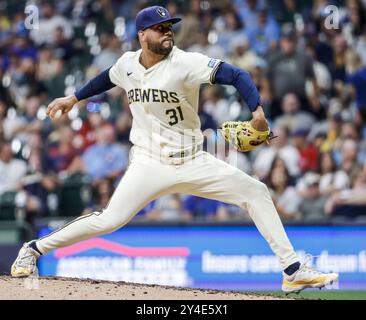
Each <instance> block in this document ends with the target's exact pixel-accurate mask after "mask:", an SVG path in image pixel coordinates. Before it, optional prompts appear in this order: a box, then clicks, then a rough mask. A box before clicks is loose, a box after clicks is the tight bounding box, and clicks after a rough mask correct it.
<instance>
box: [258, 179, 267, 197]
mask: <svg viewBox="0 0 366 320" xmlns="http://www.w3.org/2000/svg"><path fill="white" fill-rule="evenodd" d="M255 191H256V192H258V195H263V194H267V193H269V190H268V187H267V186H266V185H265V184H264V183H263V182H261V181H258V180H257V182H256V183H255Z"/></svg>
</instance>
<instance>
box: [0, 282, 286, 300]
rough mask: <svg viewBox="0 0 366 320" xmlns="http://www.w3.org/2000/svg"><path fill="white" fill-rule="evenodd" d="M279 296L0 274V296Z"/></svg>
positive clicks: (254, 297) (63, 297) (54, 298)
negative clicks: (13, 276)
mask: <svg viewBox="0 0 366 320" xmlns="http://www.w3.org/2000/svg"><path fill="white" fill-rule="evenodd" d="M28 299H29V300H50V299H51V300H56V299H62V300H78V299H82V300H88V299H90V300H104V299H108V300H111V299H113V300H141V299H144V300H283V299H284V298H280V297H274V296H264V295H257V294H253V293H242V292H233V291H218V290H204V289H186V288H176V287H167V286H158V285H144V284H134V283H126V282H112V281H101V280H91V279H74V278H61V277H39V278H32V277H31V278H23V279H16V278H12V277H10V276H1V277H0V300H28Z"/></svg>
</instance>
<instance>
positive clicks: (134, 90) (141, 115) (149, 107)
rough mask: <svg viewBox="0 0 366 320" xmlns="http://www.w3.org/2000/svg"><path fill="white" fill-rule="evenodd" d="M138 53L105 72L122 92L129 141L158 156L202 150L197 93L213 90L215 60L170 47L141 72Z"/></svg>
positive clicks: (127, 55)
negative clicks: (207, 85)
mask: <svg viewBox="0 0 366 320" xmlns="http://www.w3.org/2000/svg"><path fill="white" fill-rule="evenodd" d="M141 51H142V50H141V49H140V50H138V51H136V52H126V53H124V54H123V55H122V56H121V58H120V59H119V60H118V61H117V62H116V64H115V65H114V66H113V67H112V68H111V69H110V71H109V76H110V79H111V81H112V82H113V83H114V84H116V85H117V86H119V87H121V88H123V89H124V90H125V91H126V92H127V96H128V100H129V104H130V108H131V112H132V115H133V123H132V129H131V132H130V141H131V142H132V143H133V144H134V145H136V146H139V147H142V148H145V149H148V150H154V153H155V152H156V151H157V152H158V153H159V154H163V155H164V154H166V155H168V154H170V153H173V152H178V151H182V150H191V149H192V148H194V147H195V146H197V145H200V144H202V142H203V135H202V131H201V123H200V120H199V117H198V114H197V112H198V99H199V89H200V85H201V84H203V83H211V84H212V81H213V79H214V77H215V73H216V71H217V69H218V66H219V65H220V60H218V59H212V58H209V57H207V56H205V55H202V54H200V53H193V52H185V51H182V50H180V49H178V48H177V47H173V49H172V51H171V53H170V54H169V55H168V57H167V58H165V59H164V60H162V61H160V62H159V63H157V64H155V65H154V66H153V67H151V68H149V69H145V67H144V66H143V65H141V64H140V62H139V58H140V55H141Z"/></svg>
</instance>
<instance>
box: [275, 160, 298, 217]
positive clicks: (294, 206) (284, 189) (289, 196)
mask: <svg viewBox="0 0 366 320" xmlns="http://www.w3.org/2000/svg"><path fill="white" fill-rule="evenodd" d="M268 186H269V188H270V191H271V195H272V199H273V202H274V204H275V206H276V209H277V212H278V214H279V215H280V217H281V218H282V219H285V220H299V219H300V218H301V215H300V212H299V205H300V202H301V198H300V197H299V196H298V194H297V192H296V189H295V187H293V186H290V185H289V173H288V171H287V168H286V167H275V168H274V169H273V170H271V171H270V177H269V181H268Z"/></svg>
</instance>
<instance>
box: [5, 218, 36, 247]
mask: <svg viewBox="0 0 366 320" xmlns="http://www.w3.org/2000/svg"><path fill="white" fill-rule="evenodd" d="M32 237H33V231H32V227H31V226H30V225H29V224H28V223H27V222H19V221H1V223H0V244H16V243H19V242H24V241H29V240H31V239H32Z"/></svg>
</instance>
